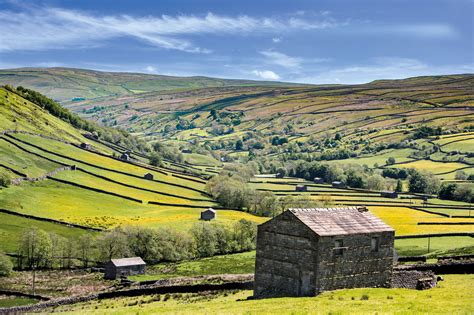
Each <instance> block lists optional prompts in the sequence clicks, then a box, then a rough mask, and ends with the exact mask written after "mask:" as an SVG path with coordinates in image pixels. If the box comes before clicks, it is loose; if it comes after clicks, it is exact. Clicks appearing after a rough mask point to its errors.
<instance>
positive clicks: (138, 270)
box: [104, 257, 146, 280]
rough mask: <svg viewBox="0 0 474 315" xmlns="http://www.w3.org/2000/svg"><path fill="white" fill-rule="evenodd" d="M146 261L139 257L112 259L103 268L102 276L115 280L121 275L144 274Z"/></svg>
mask: <svg viewBox="0 0 474 315" xmlns="http://www.w3.org/2000/svg"><path fill="white" fill-rule="evenodd" d="M145 268H146V263H145V262H144V261H143V259H141V258H140V257H131V258H120V259H112V260H110V261H109V262H108V263H107V264H105V268H104V272H105V273H104V278H105V279H109V280H115V279H117V278H120V277H121V276H131V275H137V274H144V273H145Z"/></svg>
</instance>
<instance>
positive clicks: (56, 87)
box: [0, 68, 279, 102]
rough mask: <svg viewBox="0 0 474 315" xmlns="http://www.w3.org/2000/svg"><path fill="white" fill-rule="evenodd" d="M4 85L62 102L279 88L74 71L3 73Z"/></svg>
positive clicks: (0, 77) (244, 82) (0, 78)
mask: <svg viewBox="0 0 474 315" xmlns="http://www.w3.org/2000/svg"><path fill="white" fill-rule="evenodd" d="M0 83H1V84H10V85H14V86H18V85H21V86H25V87H29V88H32V89H34V90H37V91H39V92H41V93H43V94H46V95H48V96H50V97H53V98H54V99H56V100H59V101H62V102H68V101H70V102H75V101H81V100H82V99H96V98H102V97H110V96H119V95H134V94H139V93H143V92H153V91H168V90H188V89H197V88H207V87H225V86H252V85H260V86H261V85H272V86H275V85H279V83H274V82H261V81H251V80H227V79H217V78H208V77H173V76H165V75H151V74H142V73H125V72H123V73H117V72H101V71H94V70H84V69H73V68H20V69H8V70H0Z"/></svg>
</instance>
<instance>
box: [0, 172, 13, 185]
mask: <svg viewBox="0 0 474 315" xmlns="http://www.w3.org/2000/svg"><path fill="white" fill-rule="evenodd" d="M10 184H11V180H10V177H8V176H7V175H6V174H0V187H8V186H10Z"/></svg>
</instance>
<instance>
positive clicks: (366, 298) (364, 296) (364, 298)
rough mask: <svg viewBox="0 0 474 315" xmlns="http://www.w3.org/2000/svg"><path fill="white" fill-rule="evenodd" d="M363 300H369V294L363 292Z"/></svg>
mask: <svg viewBox="0 0 474 315" xmlns="http://www.w3.org/2000/svg"><path fill="white" fill-rule="evenodd" d="M360 299H361V301H367V300H368V299H369V296H368V295H367V294H363V295H362V296H361V297H360Z"/></svg>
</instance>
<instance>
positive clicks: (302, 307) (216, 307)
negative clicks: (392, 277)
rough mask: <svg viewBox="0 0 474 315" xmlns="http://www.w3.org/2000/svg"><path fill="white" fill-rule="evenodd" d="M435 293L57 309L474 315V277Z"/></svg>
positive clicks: (153, 301)
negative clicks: (473, 286)
mask: <svg viewBox="0 0 474 315" xmlns="http://www.w3.org/2000/svg"><path fill="white" fill-rule="evenodd" d="M444 278H445V281H443V282H440V283H439V284H438V286H437V287H436V288H434V289H431V290H425V291H417V290H410V289H346V290H337V291H332V292H325V293H323V294H321V295H319V296H317V297H307V298H277V299H264V300H246V299H247V297H249V296H251V295H252V291H237V292H235V291H233V292H220V293H215V294H207V295H202V294H200V295H196V294H194V295H193V294H173V295H171V297H169V296H168V298H166V299H165V298H164V295H162V296H160V299H159V300H158V296H142V297H133V298H116V299H111V300H101V301H92V302H87V303H81V304H76V305H71V306H63V307H60V308H57V309H55V311H61V312H65V313H77V314H109V313H113V314H131V313H139V314H156V313H180V314H204V313H206V314H216V313H219V314H257V313H258V314H308V313H311V314H346V313H351V314H368V313H377V314H394V313H396V314H428V313H429V314H472V313H473V312H474V297H473V295H472V290H471V289H472V285H473V284H474V275H445V276H444Z"/></svg>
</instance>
